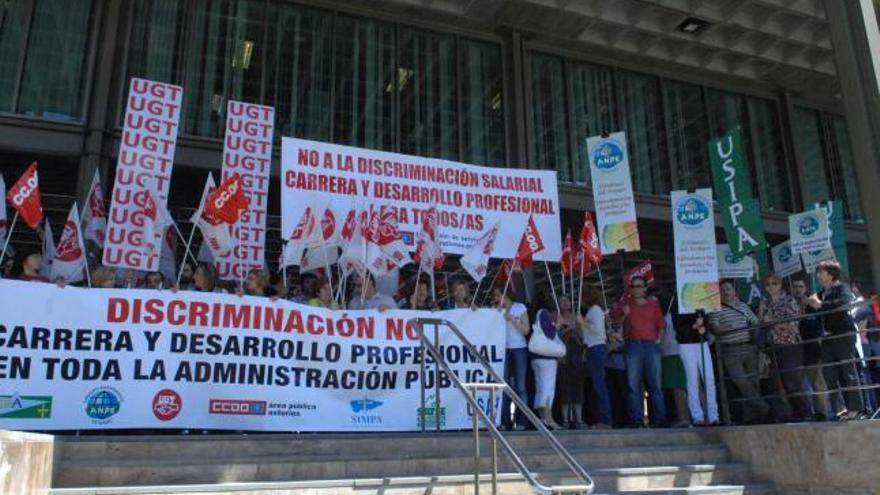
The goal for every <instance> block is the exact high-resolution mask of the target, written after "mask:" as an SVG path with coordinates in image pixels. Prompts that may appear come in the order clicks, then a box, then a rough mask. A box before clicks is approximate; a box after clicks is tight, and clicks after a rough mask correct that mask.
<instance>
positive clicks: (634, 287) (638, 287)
mask: <svg viewBox="0 0 880 495" xmlns="http://www.w3.org/2000/svg"><path fill="white" fill-rule="evenodd" d="M632 288H633V289H644V288H645V286H644V285H633V286H632Z"/></svg>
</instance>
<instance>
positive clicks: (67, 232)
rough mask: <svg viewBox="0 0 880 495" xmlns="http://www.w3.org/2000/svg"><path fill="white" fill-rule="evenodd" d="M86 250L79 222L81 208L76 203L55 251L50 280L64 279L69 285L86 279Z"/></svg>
mask: <svg viewBox="0 0 880 495" xmlns="http://www.w3.org/2000/svg"><path fill="white" fill-rule="evenodd" d="M85 269H86V249H85V246H84V245H83V235H82V228H81V226H80V222H79V208H77V207H76V203H74V204H73V206H72V207H71V208H70V214H69V215H67V221H66V222H64V230H63V231H62V232H61V239H60V240H59V241H58V246H57V247H56V249H55V256H54V258H53V260H52V269H51V272H50V273H51V274H50V276H49V279H51V280H58V279H59V278H61V279H64V281H65V282H67V283H74V282H79V281H80V280H82V279H83V278H84V277H85V273H84V271H83V270H85Z"/></svg>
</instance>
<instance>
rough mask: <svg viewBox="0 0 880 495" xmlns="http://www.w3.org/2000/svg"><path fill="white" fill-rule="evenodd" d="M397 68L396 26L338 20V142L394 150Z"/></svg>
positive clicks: (343, 18)
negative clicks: (395, 57)
mask: <svg viewBox="0 0 880 495" xmlns="http://www.w3.org/2000/svg"><path fill="white" fill-rule="evenodd" d="M396 65H397V64H396V63H395V61H394V28H393V26H391V25H387V24H383V23H380V22H378V21H373V20H368V19H356V18H353V17H344V16H339V17H337V19H336V95H335V102H334V103H335V110H334V111H335V113H336V115H335V121H334V133H333V140H334V141H335V142H337V143H342V144H348V145H352V146H362V147H365V148H371V149H378V150H386V151H393V150H394V148H395V142H394V141H395V140H394V138H395V132H394V129H395V125H394V124H395V123H394V99H395V92H396V90H397V87H398V75H397V67H396Z"/></svg>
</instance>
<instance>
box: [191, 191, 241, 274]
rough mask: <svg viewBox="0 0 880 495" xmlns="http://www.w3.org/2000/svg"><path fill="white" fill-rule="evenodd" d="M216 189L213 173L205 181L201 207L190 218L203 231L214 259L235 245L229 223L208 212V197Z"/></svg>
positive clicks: (205, 241) (204, 242)
mask: <svg viewBox="0 0 880 495" xmlns="http://www.w3.org/2000/svg"><path fill="white" fill-rule="evenodd" d="M214 190H215V185H214V177H213V176H212V175H211V174H208V180H207V181H206V182H205V189H204V191H202V200H201V202H200V203H199V209H198V210H196V212H195V213H194V214H193V216H192V217H191V218H190V222H192V223H193V224H194V225H195V226H196V227H198V228H199V230H201V231H202V237H203V238H204V241H203V245H205V244H206V245H207V246H208V249H209V250H210V252H211V254H212V255H213V256H214V259H217V258H219V257H220V255H222V254H225V253H228V252H229V250H230V249H232V247H233V246H234V244H235V242H234V239H233V237H232V229H231V228H230V226H229V224H227V223H223V222H221V221H220V220H219V219H217V218H215V217H214V216H212V215H210V214H208V213H207V209H206V205H207V202H208V198H209V197H210V196H211V192H213V191H214ZM200 259H201V258H200Z"/></svg>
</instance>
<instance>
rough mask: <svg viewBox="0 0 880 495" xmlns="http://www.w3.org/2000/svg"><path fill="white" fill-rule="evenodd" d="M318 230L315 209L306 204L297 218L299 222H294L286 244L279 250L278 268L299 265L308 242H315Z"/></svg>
mask: <svg viewBox="0 0 880 495" xmlns="http://www.w3.org/2000/svg"><path fill="white" fill-rule="evenodd" d="M319 231H320V229H319V228H318V214H317V213H316V209H315V207H313V206H307V207H306V209H305V211H303V214H302V217H300V219H299V223H297V224H296V227H295V228H294V229H293V232H291V233H290V237H289V238H288V239H287V244H285V245H284V249H283V250H282V251H281V259H280V260H279V265H278V266H279V268H284V267H285V266H299V265H300V263H302V259H303V254H304V253H305V250H306V247H308V245H309V244H310V243H313V242H315V240H314V237H315V235H318V234H317V232H319ZM316 245H317V244H316Z"/></svg>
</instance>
